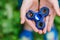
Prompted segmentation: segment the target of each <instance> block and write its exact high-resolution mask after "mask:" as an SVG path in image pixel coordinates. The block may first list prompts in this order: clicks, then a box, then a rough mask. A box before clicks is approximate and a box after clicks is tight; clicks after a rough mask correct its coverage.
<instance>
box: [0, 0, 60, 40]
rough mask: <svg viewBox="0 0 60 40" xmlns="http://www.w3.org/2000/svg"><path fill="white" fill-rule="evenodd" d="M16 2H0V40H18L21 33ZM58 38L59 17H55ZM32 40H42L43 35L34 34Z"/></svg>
mask: <svg viewBox="0 0 60 40" xmlns="http://www.w3.org/2000/svg"><path fill="white" fill-rule="evenodd" d="M17 7H18V2H17V0H0V40H18V39H19V37H18V36H19V33H20V32H21V31H22V28H23V27H21V26H22V25H21V24H20V12H19V10H18V8H17ZM55 25H56V28H57V30H58V35H59V37H60V17H59V16H56V17H55ZM34 38H35V39H34V40H43V35H40V34H38V33H35V32H34ZM59 40H60V39H59Z"/></svg>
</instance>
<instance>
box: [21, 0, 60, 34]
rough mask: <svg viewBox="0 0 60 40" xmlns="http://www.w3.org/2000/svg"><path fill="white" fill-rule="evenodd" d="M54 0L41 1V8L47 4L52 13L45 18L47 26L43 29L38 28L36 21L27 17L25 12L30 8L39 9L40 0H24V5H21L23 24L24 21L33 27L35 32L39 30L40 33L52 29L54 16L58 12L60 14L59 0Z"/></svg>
mask: <svg viewBox="0 0 60 40" xmlns="http://www.w3.org/2000/svg"><path fill="white" fill-rule="evenodd" d="M54 1H55V0H54ZM54 1H50V0H41V1H40V8H41V7H42V6H47V7H49V8H50V13H49V16H47V17H46V18H45V23H46V27H45V28H44V29H43V30H38V29H37V28H36V27H35V23H34V22H33V21H31V20H28V19H27V18H26V17H25V14H26V12H27V11H28V10H29V9H31V10H34V11H37V9H38V0H29V1H27V0H24V1H23V4H22V7H21V24H24V23H25V24H28V26H29V27H31V28H32V29H33V30H34V31H35V32H38V33H39V34H42V33H46V31H47V30H48V31H50V30H51V27H52V25H53V21H54V17H55V15H56V13H57V14H58V15H59V16H60V14H59V6H58V1H57V0H56V1H55V2H54ZM55 4H56V5H55Z"/></svg>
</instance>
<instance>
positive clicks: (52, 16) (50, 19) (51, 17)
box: [48, 13, 56, 32]
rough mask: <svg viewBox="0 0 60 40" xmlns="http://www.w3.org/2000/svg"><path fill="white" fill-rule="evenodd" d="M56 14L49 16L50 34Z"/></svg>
mask: <svg viewBox="0 0 60 40" xmlns="http://www.w3.org/2000/svg"><path fill="white" fill-rule="evenodd" d="M55 15H56V13H54V14H51V15H50V16H49V22H48V32H50V30H51V28H52V26H53V22H54V17H55Z"/></svg>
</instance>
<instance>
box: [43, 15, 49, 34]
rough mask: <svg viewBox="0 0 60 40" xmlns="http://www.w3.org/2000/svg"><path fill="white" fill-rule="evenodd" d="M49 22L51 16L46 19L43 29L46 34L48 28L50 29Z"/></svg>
mask: <svg viewBox="0 0 60 40" xmlns="http://www.w3.org/2000/svg"><path fill="white" fill-rule="evenodd" d="M48 21H49V16H47V17H46V18H45V24H46V25H45V28H44V29H43V33H44V34H45V33H46V31H47V27H48Z"/></svg>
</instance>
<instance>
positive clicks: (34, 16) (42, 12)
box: [26, 7, 49, 30]
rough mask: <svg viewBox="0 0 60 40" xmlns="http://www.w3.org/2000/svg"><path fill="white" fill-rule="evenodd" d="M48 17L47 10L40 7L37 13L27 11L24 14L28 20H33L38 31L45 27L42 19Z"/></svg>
mask: <svg viewBox="0 0 60 40" xmlns="http://www.w3.org/2000/svg"><path fill="white" fill-rule="evenodd" d="M48 15H49V8H47V7H42V8H41V9H40V10H39V11H38V12H34V11H32V10H29V11H28V12H27V13H26V17H27V19H29V20H34V21H35V23H36V27H37V28H38V29H39V30H43V29H44V27H45V22H44V18H45V17H46V16H48Z"/></svg>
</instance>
